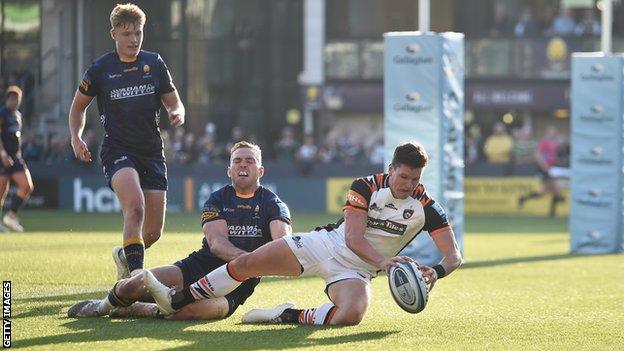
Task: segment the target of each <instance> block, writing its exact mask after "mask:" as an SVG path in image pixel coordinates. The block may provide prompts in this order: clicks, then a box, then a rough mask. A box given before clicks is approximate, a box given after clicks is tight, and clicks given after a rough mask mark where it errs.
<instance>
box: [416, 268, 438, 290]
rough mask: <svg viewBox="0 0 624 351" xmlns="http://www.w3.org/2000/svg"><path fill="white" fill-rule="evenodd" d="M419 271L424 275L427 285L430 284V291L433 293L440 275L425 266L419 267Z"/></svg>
mask: <svg viewBox="0 0 624 351" xmlns="http://www.w3.org/2000/svg"><path fill="white" fill-rule="evenodd" d="M418 269H419V270H420V272H421V273H422V275H423V278H425V281H426V282H427V284H429V291H431V289H433V286H434V285H435V283H436V281H437V280H438V273H437V272H436V271H435V269H433V268H431V267H429V266H425V265H419V266H418Z"/></svg>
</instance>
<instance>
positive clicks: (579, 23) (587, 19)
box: [489, 2, 600, 38]
mask: <svg viewBox="0 0 624 351" xmlns="http://www.w3.org/2000/svg"><path fill="white" fill-rule="evenodd" d="M489 35H491V36H495V37H499V36H500V37H505V36H515V37H519V38H520V37H536V36H541V35H546V36H555V35H556V36H599V35H600V18H599V16H598V15H597V12H596V11H594V10H593V9H577V10H572V9H570V8H564V7H560V8H559V9H558V10H557V11H555V9H551V8H548V9H547V11H546V12H545V13H543V14H541V16H540V17H539V18H538V17H536V16H535V14H534V11H533V9H531V8H530V7H525V8H523V9H521V11H519V14H515V13H513V12H512V11H511V10H510V8H509V7H508V5H507V4H506V3H504V2H497V3H496V4H495V6H494V17H493V22H492V26H491V29H490V31H489Z"/></svg>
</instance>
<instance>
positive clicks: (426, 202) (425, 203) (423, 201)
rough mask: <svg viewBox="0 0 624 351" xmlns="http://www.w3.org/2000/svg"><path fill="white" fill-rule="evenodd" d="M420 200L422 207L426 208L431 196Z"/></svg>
mask: <svg viewBox="0 0 624 351" xmlns="http://www.w3.org/2000/svg"><path fill="white" fill-rule="evenodd" d="M418 201H420V203H421V204H422V207H423V208H424V207H426V206H427V205H428V204H429V203H430V202H431V199H430V198H426V199H421V200H418Z"/></svg>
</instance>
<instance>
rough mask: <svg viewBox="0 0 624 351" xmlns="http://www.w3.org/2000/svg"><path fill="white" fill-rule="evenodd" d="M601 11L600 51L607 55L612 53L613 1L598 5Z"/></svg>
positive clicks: (603, 1) (609, 0)
mask: <svg viewBox="0 0 624 351" xmlns="http://www.w3.org/2000/svg"><path fill="white" fill-rule="evenodd" d="M598 8H599V9H600V11H601V13H602V14H601V16H600V20H601V24H600V31H601V33H600V49H601V50H602V52H603V53H604V54H605V55H608V54H610V53H611V25H612V24H613V3H612V0H602V1H600V3H599V4H598Z"/></svg>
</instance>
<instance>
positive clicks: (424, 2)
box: [418, 0, 431, 33]
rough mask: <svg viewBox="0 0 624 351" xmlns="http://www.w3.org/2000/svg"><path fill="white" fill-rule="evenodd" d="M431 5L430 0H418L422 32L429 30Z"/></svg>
mask: <svg viewBox="0 0 624 351" xmlns="http://www.w3.org/2000/svg"><path fill="white" fill-rule="evenodd" d="M430 19H431V6H430V2H429V0H418V30H419V31H420V32H421V33H427V32H429V23H430Z"/></svg>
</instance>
